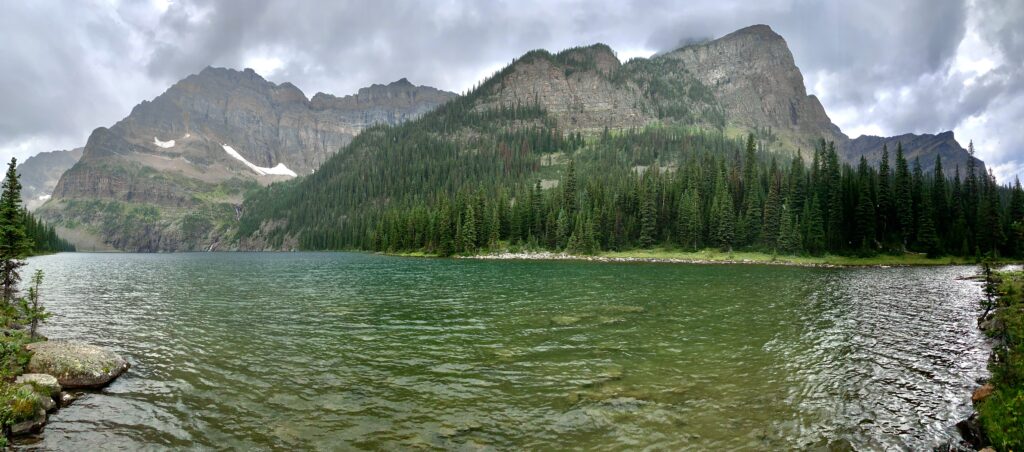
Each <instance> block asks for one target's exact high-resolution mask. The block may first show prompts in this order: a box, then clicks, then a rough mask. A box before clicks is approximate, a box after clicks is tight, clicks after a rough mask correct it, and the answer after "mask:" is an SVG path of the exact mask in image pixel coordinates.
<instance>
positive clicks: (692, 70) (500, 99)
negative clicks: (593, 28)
mask: <svg viewBox="0 0 1024 452" xmlns="http://www.w3.org/2000/svg"><path fill="white" fill-rule="evenodd" d="M483 87H484V88H485V89H484V90H483V91H484V96H482V98H481V99H480V101H479V102H478V104H477V108H478V109H486V108H494V107H496V106H500V105H529V104H532V103H536V104H539V105H540V106H542V107H544V108H545V110H547V111H548V113H550V114H551V115H552V116H553V117H554V118H555V119H556V120H557V121H558V124H559V126H560V127H561V128H562V129H564V130H567V131H591V132H592V131H595V130H602V129H603V128H605V127H607V128H609V129H624V128H631V127H642V126H644V125H647V124H651V123H664V122H676V123H683V124H687V125H694V126H700V127H705V128H713V129H719V130H724V131H726V132H727V133H738V134H746V133H747V132H751V131H755V132H757V134H758V135H759V136H760V137H761V138H762V139H764V140H765V141H767V142H769V144H770V145H771V147H772V148H773V149H775V150H782V151H785V152H795V151H796V150H803V151H804V152H805V155H808V153H809V152H810V151H811V150H813V149H814V147H815V146H816V145H817V144H818V143H819V142H820V140H821V139H825V140H829V141H834V142H835V143H836V146H837V148H838V150H839V152H840V155H841V157H842V158H843V160H844V161H846V162H847V163H850V164H854V165H855V164H857V163H858V161H859V160H860V157H861V156H862V155H863V156H866V157H867V159H868V161H869V162H870V163H872V164H876V165H877V164H878V162H879V161H880V159H881V150H882V145H883V144H888V146H889V148H890V152H891V153H895V146H896V143H897V142H902V143H903V147H904V151H905V153H906V155H907V159H908V160H909V161H911V162H913V161H914V159H918V158H919V159H920V161H921V167H922V168H923V169H924V170H925V171H930V170H931V169H932V168H933V167H934V163H935V157H936V156H941V157H942V159H943V167H944V169H946V170H947V174H948V175H952V174H953V169H954V168H955V167H956V166H957V165H959V166H960V168H961V169H964V168H966V166H967V161H968V159H970V158H972V157H971V156H970V155H969V154H968V153H967V151H966V150H964V148H963V147H962V146H960V144H959V143H957V142H956V140H955V139H954V138H953V133H952V132H944V133H940V134H937V135H928V134H923V135H914V134H906V135H900V136H896V137H886V138H883V137H869V136H865V137H859V138H857V139H850V138H849V137H848V136H847V135H845V134H844V133H843V132H842V130H840V128H839V127H838V126H836V125H835V124H833V123H832V121H831V119H829V117H828V114H827V113H826V112H825V108H824V107H823V106H822V104H821V102H820V101H819V100H818V98H817V97H815V96H814V95H812V94H808V93H807V88H806V86H805V85H804V79H803V75H802V73H801V72H800V69H799V67H797V65H796V61H795V59H794V57H793V54H792V52H791V51H790V50H789V46H788V45H787V44H786V41H785V39H784V38H783V37H782V36H780V35H778V34H777V33H775V32H774V31H773V30H772V29H771V28H770V27H769V26H767V25H754V26H750V27H746V28H743V29H740V30H737V31H735V32H733V33H730V34H728V35H725V36H723V37H721V38H718V39H715V40H709V41H706V42H701V43H696V44H692V45H687V46H684V47H682V48H679V49H676V50H673V51H671V52H667V53H664V54H660V55H655V56H653V57H651V58H649V59H644V58H636V59H633V60H630V61H628V62H626V63H620V62H619V60H618V58H617V57H616V56H615V54H614V52H613V51H612V50H611V49H610V48H608V46H605V45H603V44H597V45H593V46H589V47H580V48H574V49H569V50H566V51H564V52H561V53H558V54H555V55H552V54H550V53H548V52H545V51H543V50H535V51H532V52H529V53H527V54H526V55H524V56H523V57H521V58H519V59H517V60H516V61H514V62H513V63H512V64H511V65H510V66H509V67H507V68H506V69H505V70H503V71H502V72H501V73H499V74H497V75H496V76H495V77H493V78H492V79H490V80H487V81H485V82H484V84H483ZM891 158H893V159H894V158H895V157H891ZM975 160H976V163H979V167H980V166H981V164H980V161H979V160H977V159H975ZM890 163H891V162H890Z"/></svg>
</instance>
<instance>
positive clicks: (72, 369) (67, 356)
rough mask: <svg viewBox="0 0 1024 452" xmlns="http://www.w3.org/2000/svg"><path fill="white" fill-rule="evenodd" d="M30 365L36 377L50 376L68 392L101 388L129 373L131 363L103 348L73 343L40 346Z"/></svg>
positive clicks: (36, 345) (34, 346)
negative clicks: (75, 389)
mask: <svg viewBox="0 0 1024 452" xmlns="http://www.w3.org/2000/svg"><path fill="white" fill-rule="evenodd" d="M26 347H27V348H28V349H29V350H31V351H32V352H33V355H32V359H31V360H30V361H29V363H28V371H29V372H32V373H44V374H50V375H53V376H54V377H56V378H57V381H58V382H59V383H60V385H61V386H62V387H64V388H98V387H101V386H105V385H106V384H107V383H110V381H111V380H113V379H115V378H117V377H119V376H120V375H121V374H123V373H124V372H125V371H126V370H128V367H129V365H128V361H125V359H124V358H122V357H121V356H120V355H118V354H117V353H114V352H112V351H110V350H108V349H105V348H103V347H97V346H94V345H88V344H83V343H80V342H71V341H47V342H36V343H33V344H29V345H28V346H26Z"/></svg>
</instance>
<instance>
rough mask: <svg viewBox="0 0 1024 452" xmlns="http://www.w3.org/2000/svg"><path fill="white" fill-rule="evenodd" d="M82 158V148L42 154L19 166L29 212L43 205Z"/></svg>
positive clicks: (23, 198)
mask: <svg viewBox="0 0 1024 452" xmlns="http://www.w3.org/2000/svg"><path fill="white" fill-rule="evenodd" d="M80 158H82V148H77V149H72V150H70V151H50V152H41V153H39V154H36V155H33V156H32V157H29V158H27V159H25V161H23V162H21V163H19V164H18V170H17V171H18V180H19V181H20V182H21V199H22V201H23V202H24V205H25V207H26V208H28V210H35V209H36V208H37V207H39V206H41V205H43V203H45V202H46V201H47V200H49V199H50V196H51V195H53V189H54V188H55V187H56V186H57V182H58V181H60V176H61V175H63V174H64V172H65V171H67V170H68V169H69V168H71V167H72V166H74V165H75V163H78V159H80Z"/></svg>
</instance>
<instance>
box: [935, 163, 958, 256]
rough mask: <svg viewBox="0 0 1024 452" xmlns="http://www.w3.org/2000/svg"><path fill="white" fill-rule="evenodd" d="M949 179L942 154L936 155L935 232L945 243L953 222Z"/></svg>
mask: <svg viewBox="0 0 1024 452" xmlns="http://www.w3.org/2000/svg"><path fill="white" fill-rule="evenodd" d="M948 183H949V181H948V180H947V178H946V174H945V172H944V171H943V169H942V156H941V155H936V156H935V174H934V175H933V176H932V189H931V195H932V205H931V208H932V212H933V217H932V218H933V222H934V224H935V233H936V235H938V237H939V242H941V243H945V242H946V241H948V240H949V234H950V229H951V223H952V221H953V217H952V215H951V213H952V212H951V211H950V208H949V188H948V185H947V184H948Z"/></svg>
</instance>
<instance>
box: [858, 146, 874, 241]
mask: <svg viewBox="0 0 1024 452" xmlns="http://www.w3.org/2000/svg"><path fill="white" fill-rule="evenodd" d="M857 177H858V185H859V186H860V193H859V194H858V196H857V238H858V242H859V245H860V247H861V249H862V250H865V251H868V250H874V247H875V201H874V200H873V199H871V172H870V169H869V168H868V161H867V159H866V158H864V156H861V158H860V165H859V167H858V169H857Z"/></svg>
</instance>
